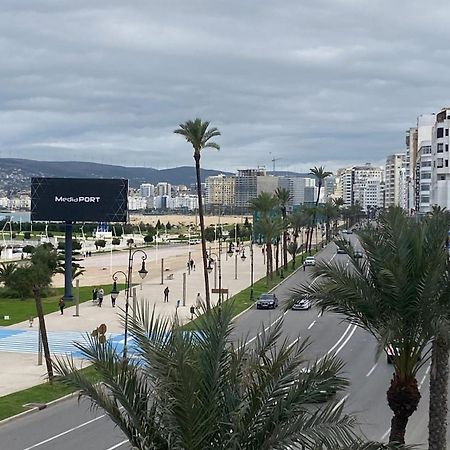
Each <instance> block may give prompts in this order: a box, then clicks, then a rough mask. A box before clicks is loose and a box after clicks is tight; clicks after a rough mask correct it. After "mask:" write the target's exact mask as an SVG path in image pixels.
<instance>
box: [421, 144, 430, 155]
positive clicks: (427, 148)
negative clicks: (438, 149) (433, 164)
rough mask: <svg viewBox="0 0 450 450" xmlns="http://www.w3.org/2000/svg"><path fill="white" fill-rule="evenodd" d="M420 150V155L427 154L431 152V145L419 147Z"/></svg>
mask: <svg viewBox="0 0 450 450" xmlns="http://www.w3.org/2000/svg"><path fill="white" fill-rule="evenodd" d="M421 151H422V155H429V154H431V146H430V145H426V146H425V147H422V148H421Z"/></svg>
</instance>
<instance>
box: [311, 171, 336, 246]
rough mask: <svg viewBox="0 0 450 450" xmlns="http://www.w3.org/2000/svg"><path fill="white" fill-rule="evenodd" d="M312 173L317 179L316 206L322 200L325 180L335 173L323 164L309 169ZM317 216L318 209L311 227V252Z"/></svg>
mask: <svg viewBox="0 0 450 450" xmlns="http://www.w3.org/2000/svg"><path fill="white" fill-rule="evenodd" d="M309 173H310V175H314V176H315V177H316V180H317V198H316V208H317V206H318V205H319V200H320V192H321V190H322V186H323V182H324V181H325V179H326V178H328V177H329V176H330V175H333V173H332V172H328V171H326V170H325V168H324V167H323V166H320V167H317V166H314V167H313V168H312V169H310V170H309ZM316 217H317V209H316V210H315V212H314V216H313V217H312V227H311V228H310V234H311V236H310V238H309V251H310V252H311V244H312V233H313V227H315V226H316Z"/></svg>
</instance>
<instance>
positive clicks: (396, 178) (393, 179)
mask: <svg viewBox="0 0 450 450" xmlns="http://www.w3.org/2000/svg"><path fill="white" fill-rule="evenodd" d="M404 161H405V154H404V153H395V154H393V155H390V156H388V157H387V158H386V167H385V188H384V189H385V204H384V206H385V207H386V208H389V207H390V206H400V199H401V198H403V197H404V195H402V192H403V191H404V189H401V186H400V184H401V183H402V181H404V179H405V174H406V173H405V166H404ZM402 169H403V175H402V173H401V172H402Z"/></svg>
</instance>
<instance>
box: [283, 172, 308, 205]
mask: <svg viewBox="0 0 450 450" xmlns="http://www.w3.org/2000/svg"><path fill="white" fill-rule="evenodd" d="M278 186H279V187H280V188H283V189H287V190H288V191H289V193H290V194H291V199H290V201H289V209H293V207H294V206H298V205H303V204H305V203H314V202H315V201H316V198H317V187H316V179H315V178H308V177H291V176H283V177H279V178H278Z"/></svg>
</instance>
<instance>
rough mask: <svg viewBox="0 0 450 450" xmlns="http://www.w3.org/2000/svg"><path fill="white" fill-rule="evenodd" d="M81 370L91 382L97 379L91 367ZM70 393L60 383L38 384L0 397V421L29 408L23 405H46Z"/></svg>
mask: <svg viewBox="0 0 450 450" xmlns="http://www.w3.org/2000/svg"><path fill="white" fill-rule="evenodd" d="M82 370H83V371H86V372H87V373H88V375H89V377H90V378H92V379H93V380H96V379H98V376H96V374H95V372H94V370H93V369H92V368H91V367H87V368H85V369H82ZM71 392H74V389H73V388H71V387H68V386H65V385H63V384H62V383H58V382H54V383H53V384H49V383H43V384H39V385H38V386H33V387H32V388H29V389H25V390H23V391H19V392H14V393H12V394H9V395H4V396H3V397H0V420H3V419H6V418H7V417H11V416H14V415H16V414H19V413H21V412H23V411H26V410H27V409H29V408H30V407H28V406H23V405H25V404H27V403H48V402H51V401H53V400H56V399H57V398H61V397H64V396H65V395H67V394H70V393H71Z"/></svg>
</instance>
